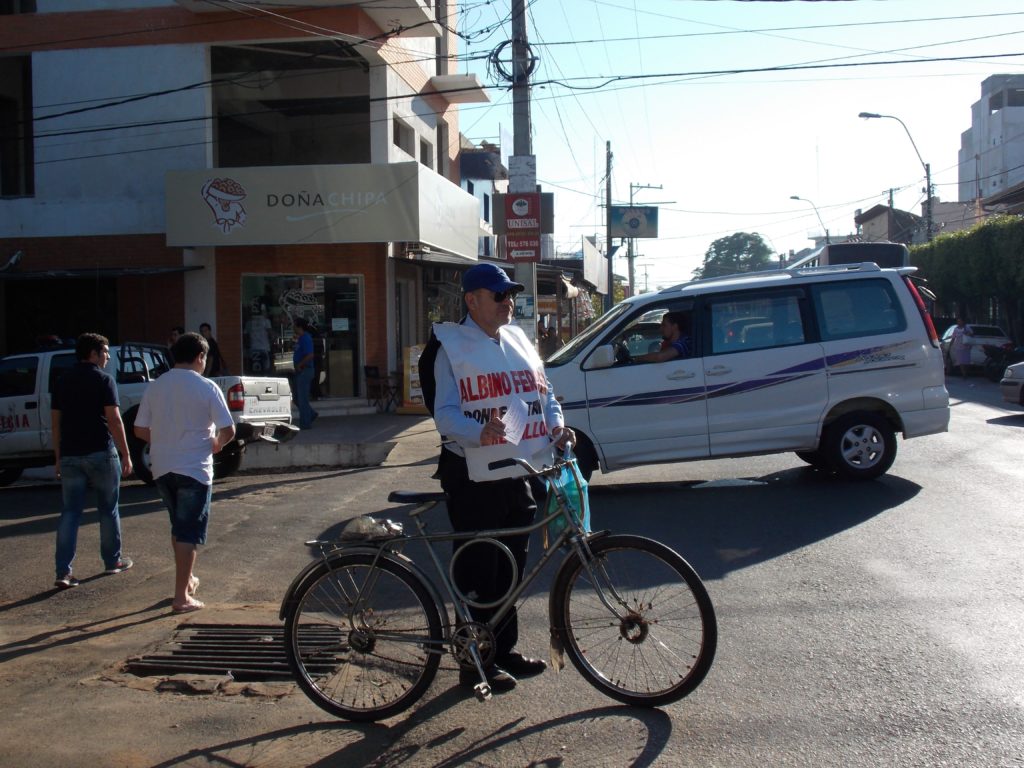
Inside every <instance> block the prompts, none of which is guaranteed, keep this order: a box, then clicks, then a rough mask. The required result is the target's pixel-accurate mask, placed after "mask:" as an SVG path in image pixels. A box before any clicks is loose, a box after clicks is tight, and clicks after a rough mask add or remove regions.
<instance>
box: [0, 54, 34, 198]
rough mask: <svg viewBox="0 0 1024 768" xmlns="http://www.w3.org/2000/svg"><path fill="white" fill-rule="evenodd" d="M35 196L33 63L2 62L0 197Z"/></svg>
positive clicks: (24, 59)
mask: <svg viewBox="0 0 1024 768" xmlns="http://www.w3.org/2000/svg"><path fill="white" fill-rule="evenodd" d="M34 193H35V171H34V153H33V132H32V59H31V58H30V57H28V56H11V57H10V58H3V59H0V196H3V197H27V196H30V195H32V194H34Z"/></svg>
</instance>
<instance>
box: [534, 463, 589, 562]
mask: <svg viewBox="0 0 1024 768" xmlns="http://www.w3.org/2000/svg"><path fill="white" fill-rule="evenodd" d="M566 458H567V459H569V462H568V463H566V464H564V465H563V466H562V469H561V470H560V471H559V473H558V474H557V475H554V476H551V477H548V478H546V480H547V482H548V496H547V503H546V504H545V505H544V516H545V517H547V516H548V515H550V514H551V513H553V512H555V511H556V510H558V509H559V501H558V495H557V494H556V493H555V490H556V489H558V490H560V491H561V492H562V493H563V494H564V496H565V497H566V500H567V502H568V504H569V507H570V508H571V510H572V513H573V515H574V516H575V517H576V520H578V521H580V522H581V523H582V525H583V530H584V531H586V532H587V533H590V496H589V493H588V491H587V481H586V480H585V479H584V478H583V475H582V474H580V471H579V467H578V466H577V465H576V460H575V457H574V456H573V455H572V452H571V451H568V452H567V453H566ZM567 526H568V523H567V522H566V519H565V515H564V514H559V515H558V517H556V518H555V519H554V520H552V521H551V522H550V523H548V527H547V531H546V534H547V540H546V541H545V542H544V546H545V547H546V546H547V545H548V541H554V540H555V539H557V538H558V537H559V536H560V535H561V534H562V531H564V530H565V529H566V527H567Z"/></svg>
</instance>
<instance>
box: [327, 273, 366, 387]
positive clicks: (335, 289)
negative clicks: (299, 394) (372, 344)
mask: <svg viewBox="0 0 1024 768" xmlns="http://www.w3.org/2000/svg"><path fill="white" fill-rule="evenodd" d="M359 283H360V280H359V278H358V277H327V278H325V279H324V308H325V311H326V315H327V317H326V322H325V323H324V327H323V328H322V329H321V330H322V331H323V334H324V341H325V346H326V352H325V357H324V372H325V373H326V374H327V377H326V379H327V380H326V382H325V384H324V387H325V389H326V391H327V395H328V396H330V397H355V396H356V395H358V394H360V392H359V361H360V359H361V358H362V355H361V350H360V345H361V339H362V325H361V322H360V318H361V311H360V301H359V295H360V284H359Z"/></svg>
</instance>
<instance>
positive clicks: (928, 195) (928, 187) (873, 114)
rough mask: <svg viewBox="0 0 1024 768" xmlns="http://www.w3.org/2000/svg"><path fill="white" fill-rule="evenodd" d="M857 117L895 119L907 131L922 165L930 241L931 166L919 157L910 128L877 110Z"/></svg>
mask: <svg viewBox="0 0 1024 768" xmlns="http://www.w3.org/2000/svg"><path fill="white" fill-rule="evenodd" d="M857 117H862V118H864V119H865V120H872V119H875V118H882V117H885V118H888V119H889V120H895V121H896V122H897V123H899V124H900V125H902V126H903V130H904V131H906V132H907V138H908V139H910V145H911V146H912V147H913V148H914V152H915V153H916V154H917V159H918V160H919V161H920V162H921V165H923V166H924V186H925V195H926V197H925V201H924V232H925V237H926V238H927V239H928V241H929V242H931V239H932V229H933V227H932V167H931V165H930V164H928V163H926V162H925V161H924V158H922V157H921V153H920V152H919V151H918V149H917V144H916V143H915V142H914V137H913V136H911V135H910V129H909V128H907V124H906V123H904V122H903V121H902V120H900V119H899V118H898V117H896V115H880V114H878V113H877V112H861V113H860V114H859V115H857Z"/></svg>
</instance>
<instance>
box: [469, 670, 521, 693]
mask: <svg viewBox="0 0 1024 768" xmlns="http://www.w3.org/2000/svg"><path fill="white" fill-rule="evenodd" d="M486 674H487V682H488V683H489V684H490V686H491V693H507V692H508V691H511V690H512V689H513V688H515V687H516V679H515V678H514V677H512V675H510V674H509V673H508V672H506V671H505V670H504V669H502V668H501V667H491V668H490V669H488V670H487V671H486ZM479 682H480V675H479V674H477V671H476V670H475V669H474V670H468V669H463V670H461V671H460V672H459V685H461V686H462V687H463V688H470V689H472V688H473V687H475V686H476V684H477V683H479Z"/></svg>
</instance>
